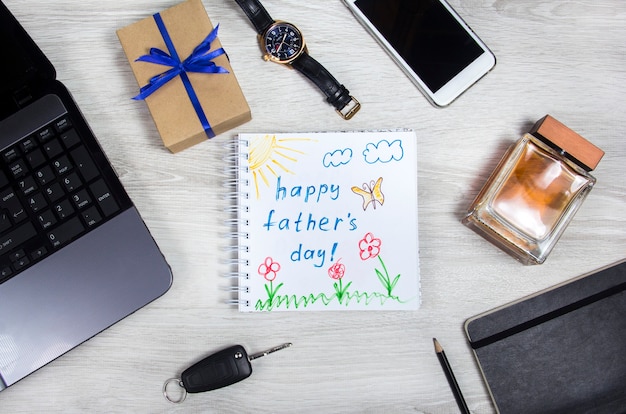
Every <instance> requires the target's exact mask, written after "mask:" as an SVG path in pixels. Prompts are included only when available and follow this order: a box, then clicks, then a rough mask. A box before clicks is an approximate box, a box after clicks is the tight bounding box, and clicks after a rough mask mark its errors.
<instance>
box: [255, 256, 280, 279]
mask: <svg viewBox="0 0 626 414" xmlns="http://www.w3.org/2000/svg"><path fill="white" fill-rule="evenodd" d="M279 270H280V264H279V263H278V262H275V261H274V259H272V258H271V257H266V258H265V261H264V262H263V263H261V264H260V265H259V269H258V272H259V274H260V275H261V276H263V277H264V278H265V280H267V281H268V282H271V281H273V280H274V279H276V276H277V273H278V271H279Z"/></svg>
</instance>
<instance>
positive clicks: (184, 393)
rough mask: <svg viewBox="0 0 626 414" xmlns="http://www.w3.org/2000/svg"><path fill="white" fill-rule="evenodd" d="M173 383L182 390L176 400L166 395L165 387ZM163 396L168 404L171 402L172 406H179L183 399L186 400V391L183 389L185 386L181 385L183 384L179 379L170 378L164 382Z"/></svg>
mask: <svg viewBox="0 0 626 414" xmlns="http://www.w3.org/2000/svg"><path fill="white" fill-rule="evenodd" d="M172 382H175V383H176V384H178V386H179V387H180V388H182V392H181V395H180V398H178V399H172V397H171V396H170V395H169V394H168V393H167V387H168V386H169V385H170V384H171V383H172ZM163 396H164V397H165V399H166V400H167V401H169V402H171V403H172V404H180V403H182V402H183V401H185V398H187V390H186V389H185V386H184V385H183V382H182V381H181V379H180V378H170V379H168V380H167V381H165V383H164V384H163Z"/></svg>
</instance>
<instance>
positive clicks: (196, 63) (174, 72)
mask: <svg viewBox="0 0 626 414" xmlns="http://www.w3.org/2000/svg"><path fill="white" fill-rule="evenodd" d="M153 17H154V21H155V22H156V25H157V27H158V29H159V31H160V32H161V36H162V37H163V40H164V41H165V45H166V46H167V49H168V51H169V54H168V53H167V52H164V51H163V50H161V49H158V48H155V47H153V48H151V49H150V54H149V55H143V56H140V57H139V58H137V59H136V60H135V62H148V63H154V64H157V65H164V66H170V67H171V69H169V70H167V71H165V72H163V73H161V74H159V75H156V76H153V77H152V78H151V79H150V81H149V82H148V84H147V85H145V86H143V87H142V88H141V89H140V90H139V94H138V95H137V96H135V97H133V99H135V100H142V99H146V98H147V97H148V96H150V95H152V94H153V93H154V92H155V91H156V90H157V89H159V88H160V87H162V86H163V85H165V84H166V83H167V82H169V81H170V80H172V79H174V78H175V77H176V76H180V77H181V80H182V81H183V85H184V86H185V89H186V90H187V95H189V99H190V100H191V103H192V105H193V107H194V109H195V110H196V114H197V115H198V118H199V119H200V122H201V123H202V126H203V128H204V131H205V132H206V134H207V135H208V136H209V138H213V137H214V136H215V134H214V133H213V129H212V128H211V125H210V124H209V121H208V120H207V118H206V115H205V114H204V111H203V110H202V105H201V104H200V101H199V100H198V96H197V95H196V93H195V91H194V89H193V86H192V85H191V81H190V80H189V77H188V76H187V72H196V73H229V72H228V70H226V69H225V68H223V67H221V66H218V65H216V64H215V62H213V59H215V58H216V57H218V56H220V55H223V54H225V53H226V52H225V51H224V49H223V48H219V49H216V50H214V51H212V52H211V42H213V41H214V40H215V39H216V38H217V31H218V28H219V24H218V25H217V26H215V29H213V30H212V31H211V33H209V35H208V36H207V37H206V38H205V39H204V40H203V41H202V43H200V44H199V45H198V46H196V48H195V49H194V50H193V52H192V53H191V55H189V57H187V59H185V60H184V61H182V62H181V60H180V58H179V57H178V53H177V52H176V48H175V47H174V43H173V42H172V39H171V38H170V36H169V33H168V32H167V29H166V28H165V24H164V23H163V19H162V18H161V15H160V14H159V13H157V14H155V15H154V16H153Z"/></svg>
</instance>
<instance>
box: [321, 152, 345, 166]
mask: <svg viewBox="0 0 626 414" xmlns="http://www.w3.org/2000/svg"><path fill="white" fill-rule="evenodd" d="M351 159H352V149H350V148H346V149H342V150H341V149H338V150H335V151H333V152H327V153H326V154H325V155H324V160H323V161H322V163H323V164H324V167H326V168H328V167H331V166H332V167H339V166H341V165H345V164H347V163H349V162H350V160H351Z"/></svg>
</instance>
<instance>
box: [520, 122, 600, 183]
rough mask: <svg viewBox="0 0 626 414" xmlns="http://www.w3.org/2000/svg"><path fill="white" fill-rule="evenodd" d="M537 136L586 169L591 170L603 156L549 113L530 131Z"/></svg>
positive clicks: (597, 149)
mask: <svg viewBox="0 0 626 414" xmlns="http://www.w3.org/2000/svg"><path fill="white" fill-rule="evenodd" d="M530 133H531V134H533V135H535V136H537V137H538V138H543V139H545V140H548V141H550V142H549V143H552V144H553V145H555V146H557V147H558V148H559V149H561V150H563V151H564V152H565V155H566V156H568V157H569V158H571V159H572V160H573V161H575V162H577V163H578V164H579V165H580V166H581V167H583V168H585V169H586V170H587V171H591V170H593V169H594V168H596V166H597V165H598V163H599V162H600V160H601V159H602V157H603V156H604V151H602V150H601V149H600V148H598V147H596V146H595V145H593V144H592V143H591V142H589V141H587V140H586V139H585V138H583V137H582V136H580V135H578V134H577V133H576V132H574V131H572V130H571V129H569V128H568V127H566V126H565V125H563V124H562V123H560V122H559V121H557V120H556V119H554V118H553V117H551V116H550V115H546V116H545V117H543V118H542V119H540V120H539V121H537V123H536V124H535V126H533V128H532V129H531V131H530Z"/></svg>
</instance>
